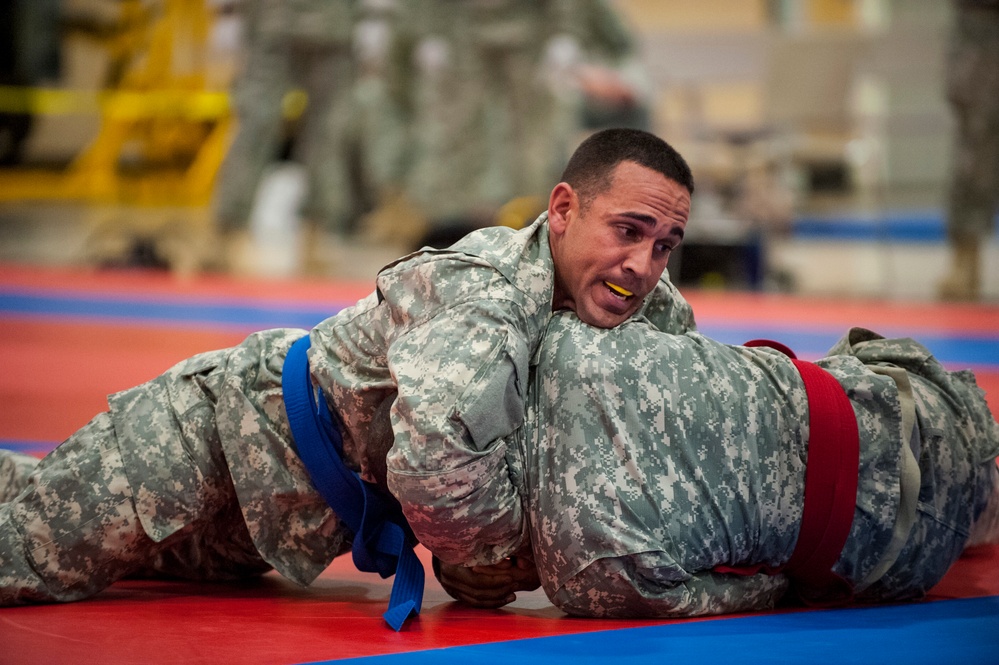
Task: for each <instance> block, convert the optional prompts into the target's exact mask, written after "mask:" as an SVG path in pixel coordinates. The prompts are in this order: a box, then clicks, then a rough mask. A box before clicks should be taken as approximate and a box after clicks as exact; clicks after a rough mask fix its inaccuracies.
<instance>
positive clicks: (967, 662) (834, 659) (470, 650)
mask: <svg viewBox="0 0 999 665" xmlns="http://www.w3.org/2000/svg"><path fill="white" fill-rule="evenodd" d="M483 621H488V619H487V618H483ZM324 662H325V663H327V664H329V665H332V664H333V663H336V664H337V665H343V664H346V663H357V664H358V665H361V664H362V663H363V665H382V664H384V665H422V664H424V663H425V664H427V665H451V664H453V665H468V663H475V665H490V664H492V663H495V664H496V665H511V663H515V664H516V665H549V664H550V663H556V662H557V663H572V664H573V665H590V664H592V665H607V664H608V663H614V664H615V665H618V664H624V665H632V664H633V665H650V663H675V664H684V665H692V664H694V663H696V664H697V665H715V664H718V665H721V664H723V663H724V664H726V665H728V664H731V663H738V664H739V665H758V664H762V663H809V664H810V665H815V664H824V663H829V664H830V665H833V664H835V665H851V664H853V663H856V664H861V663H864V664H869V663H879V664H884V665H893V664H898V665H941V664H943V663H961V664H962V665H995V664H996V663H999V597H987V598H973V599H965V600H948V601H938V602H934V603H922V604H913V605H900V606H890V607H870V608H862V609H845V610H825V611H815V612H798V613H792V614H780V615H761V616H750V617H742V618H733V619H717V620H712V621H687V622H681V623H675V624H666V625H658V626H648V627H643V628H629V629H622V630H610V631H600V632H593V633H583V634H576V635H559V636H556V637H543V638H535V639H525V640H514V641H509V642H497V643H491V644H479V645H474V646H465V647H453V648H449V649H435V650H430V651H417V652H411V653H403V654H392V655H387V656H374V657H366V658H350V659H345V660H336V661H324Z"/></svg>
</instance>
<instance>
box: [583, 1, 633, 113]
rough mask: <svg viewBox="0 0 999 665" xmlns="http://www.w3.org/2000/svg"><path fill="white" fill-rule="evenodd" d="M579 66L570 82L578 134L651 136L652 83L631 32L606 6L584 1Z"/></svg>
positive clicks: (617, 12) (606, 2) (611, 4)
mask: <svg viewBox="0 0 999 665" xmlns="http://www.w3.org/2000/svg"><path fill="white" fill-rule="evenodd" d="M580 5H581V7H582V10H583V30H584V32H583V39H582V42H583V48H584V49H585V50H586V58H585V62H584V63H582V64H581V65H580V67H579V68H578V72H577V75H576V78H577V80H578V82H579V83H578V86H579V89H580V92H581V93H582V100H581V104H582V110H581V118H580V122H581V124H582V127H583V129H584V130H590V131H592V130H598V129H604V128H606V127H628V128H631V129H642V130H645V131H651V127H652V112H651V109H650V103H651V102H650V98H651V95H652V81H651V80H650V79H649V75H648V72H647V71H646V69H645V67H644V65H643V64H642V62H641V58H640V57H639V48H638V42H637V40H636V38H635V36H634V34H633V33H632V30H631V27H630V26H629V25H628V23H627V22H626V21H625V20H624V17H623V16H621V14H620V12H619V11H618V10H617V9H616V8H615V7H614V3H613V2H611V0H584V1H583V2H581V3H580Z"/></svg>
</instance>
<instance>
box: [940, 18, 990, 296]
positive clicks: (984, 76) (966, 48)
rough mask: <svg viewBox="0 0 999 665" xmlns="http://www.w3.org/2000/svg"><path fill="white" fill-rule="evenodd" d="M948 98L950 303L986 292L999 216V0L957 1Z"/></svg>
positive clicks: (944, 287)
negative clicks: (952, 134) (986, 266)
mask: <svg viewBox="0 0 999 665" xmlns="http://www.w3.org/2000/svg"><path fill="white" fill-rule="evenodd" d="M954 5H955V7H956V9H957V17H956V22H955V26H954V32H953V35H952V43H951V50H950V53H949V57H948V60H947V97H948V99H949V100H950V103H951V107H952V109H953V111H954V117H955V119H956V121H957V123H956V124H957V134H956V139H955V146H954V164H953V170H952V174H951V185H950V198H949V201H948V210H947V223H948V234H949V236H950V243H951V249H952V265H951V268H950V271H949V273H948V274H947V276H946V277H945V278H944V280H943V282H942V283H941V284H940V295H941V296H943V297H944V298H947V299H956V300H977V299H978V298H979V296H980V294H981V272H982V258H981V253H982V245H983V244H984V243H985V242H986V241H987V240H988V238H989V236H990V235H991V234H992V230H993V226H994V223H995V216H996V214H997V213H999V66H997V63H999V0H956V2H955V3H954Z"/></svg>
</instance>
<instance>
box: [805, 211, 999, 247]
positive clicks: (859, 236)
mask: <svg viewBox="0 0 999 665" xmlns="http://www.w3.org/2000/svg"><path fill="white" fill-rule="evenodd" d="M995 227H996V230H997V231H999V216H996V219H995ZM792 233H793V235H794V237H795V238H799V239H810V240H846V241H856V242H904V243H916V244H922V243H942V242H946V240H947V223H946V220H945V219H944V216H943V213H942V212H941V211H939V210H888V211H885V212H884V213H883V214H881V215H874V214H871V215H866V216H822V217H818V216H816V217H800V218H798V219H796V220H794V222H793V224H792ZM997 235H999V234H997Z"/></svg>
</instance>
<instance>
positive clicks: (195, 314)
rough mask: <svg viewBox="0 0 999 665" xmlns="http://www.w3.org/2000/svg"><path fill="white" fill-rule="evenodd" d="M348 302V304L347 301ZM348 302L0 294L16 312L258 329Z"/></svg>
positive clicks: (293, 323) (307, 321)
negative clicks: (311, 304) (322, 305)
mask: <svg viewBox="0 0 999 665" xmlns="http://www.w3.org/2000/svg"><path fill="white" fill-rule="evenodd" d="M349 304H353V303H349ZM347 306H348V304H347V303H344V304H337V305H334V306H333V307H331V308H330V309H318V308H316V307H307V306H301V307H283V306H282V307H279V306H268V305H266V304H234V303H231V302H222V301H201V302H196V301H186V300H177V301H166V300H164V301H149V300H137V299H127V300H126V299H118V298H100V297H94V296H86V295H72V296H63V295H53V294H48V293H44V294H43V293H26V292H11V291H8V292H4V293H0V312H3V313H9V314H21V315H43V316H73V317H82V318H91V319H98V318H100V319H111V320H119V321H149V322H157V323H174V324H176V323H187V324H203V323H208V324H215V325H226V326H238V327H244V328H251V329H254V330H260V329H263V328H278V327H291V328H311V327H312V326H314V325H315V324H317V323H319V322H320V321H322V320H323V319H325V318H326V317H328V316H331V315H332V314H335V313H337V312H338V311H340V310H341V309H343V308H344V307H347Z"/></svg>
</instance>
